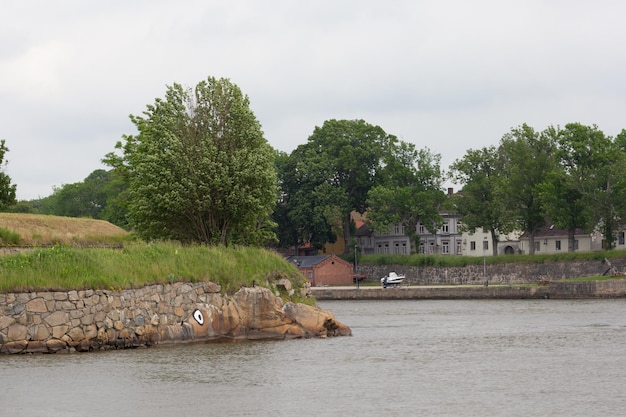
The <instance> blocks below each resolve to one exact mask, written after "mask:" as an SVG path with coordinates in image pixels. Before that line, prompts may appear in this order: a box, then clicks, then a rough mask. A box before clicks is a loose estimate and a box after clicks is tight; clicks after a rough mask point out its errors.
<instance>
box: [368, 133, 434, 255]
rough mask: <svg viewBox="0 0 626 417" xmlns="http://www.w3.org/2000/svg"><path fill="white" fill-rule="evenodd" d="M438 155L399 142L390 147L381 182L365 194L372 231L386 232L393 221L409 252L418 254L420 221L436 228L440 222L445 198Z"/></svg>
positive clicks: (432, 228)
mask: <svg viewBox="0 0 626 417" xmlns="http://www.w3.org/2000/svg"><path fill="white" fill-rule="evenodd" d="M440 160H441V156H440V155H438V154H433V153H431V152H430V150H429V149H427V148H425V149H420V150H418V149H416V148H415V146H414V145H413V144H410V143H406V142H400V143H399V144H398V145H397V146H394V147H392V148H391V152H390V153H389V158H388V160H387V163H386V165H385V169H384V171H383V178H384V180H383V183H382V184H380V185H377V186H375V187H373V188H372V189H371V190H370V192H369V193H368V200H367V202H368V206H369V209H368V212H367V219H368V221H369V222H370V223H371V224H372V225H373V228H374V230H376V231H379V232H388V231H389V229H390V228H391V227H392V226H393V225H395V224H401V225H402V226H403V230H404V233H405V234H406V235H407V236H408V237H409V241H410V245H411V253H417V248H418V244H419V236H418V234H417V226H418V224H419V223H422V224H424V225H427V226H428V228H429V229H430V230H431V231H435V230H436V229H437V227H439V226H440V225H441V220H442V219H441V215H440V214H439V213H440V210H441V209H442V205H443V203H444V200H445V194H444V192H443V190H442V183H443V173H442V171H441V167H440Z"/></svg>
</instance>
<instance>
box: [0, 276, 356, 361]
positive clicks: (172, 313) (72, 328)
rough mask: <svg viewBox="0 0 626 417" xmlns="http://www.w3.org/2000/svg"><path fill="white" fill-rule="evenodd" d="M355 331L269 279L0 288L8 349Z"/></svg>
mask: <svg viewBox="0 0 626 417" xmlns="http://www.w3.org/2000/svg"><path fill="white" fill-rule="evenodd" d="M350 334H351V331H350V328H349V327H347V326H345V325H344V324H342V323H340V322H338V321H337V320H335V318H334V316H333V314H332V313H331V312H329V311H326V310H322V309H320V308H318V307H314V306H308V305H304V304H295V303H292V302H284V301H283V300H282V299H281V298H280V297H279V296H277V294H275V293H274V292H273V291H272V290H270V289H268V288H262V287H252V288H242V289H241V290H239V291H238V292H237V293H235V294H234V295H232V296H227V295H223V294H221V293H220V287H219V285H217V284H214V283H211V282H201V283H173V284H166V285H151V286H147V287H144V288H140V289H130V290H122V291H112V290H111V291H109V290H83V291H50V292H46V291H43V292H31V293H6V294H0V352H1V353H36V352H43V353H52V352H63V351H66V352H71V351H89V350H100V349H114V348H132V347H139V346H151V345H158V344H166V343H183V342H192V341H211V340H250V339H285V338H305V337H328V336H339V335H350Z"/></svg>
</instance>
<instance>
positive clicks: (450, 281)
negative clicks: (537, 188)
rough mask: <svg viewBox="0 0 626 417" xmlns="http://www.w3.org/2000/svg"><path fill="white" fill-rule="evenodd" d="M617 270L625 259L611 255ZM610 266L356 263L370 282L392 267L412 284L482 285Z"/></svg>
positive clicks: (593, 273) (581, 273) (555, 277)
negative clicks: (445, 265) (438, 265)
mask: <svg viewBox="0 0 626 417" xmlns="http://www.w3.org/2000/svg"><path fill="white" fill-rule="evenodd" d="M611 265H612V266H613V267H615V268H616V269H617V270H618V271H624V270H625V268H626V259H624V258H618V259H611ZM608 268H609V266H608V265H607V264H606V263H605V262H603V261H594V260H588V261H563V262H544V263H540V264H538V263H524V262H519V263H503V264H493V265H489V264H486V265H484V264H477V265H467V266H463V267H436V266H410V265H369V264H362V265H358V266H357V273H358V274H360V275H365V276H366V277H367V279H366V281H368V282H379V280H380V278H382V277H384V276H386V275H387V274H388V273H389V272H390V271H395V272H396V273H398V274H403V275H405V276H406V278H405V280H404V283H405V284H409V285H480V284H483V282H484V281H485V278H486V279H487V280H488V281H489V283H490V284H537V283H542V282H548V281H557V280H562V279H568V278H579V277H590V276H598V275H602V274H603V273H605V272H606V271H607V270H608Z"/></svg>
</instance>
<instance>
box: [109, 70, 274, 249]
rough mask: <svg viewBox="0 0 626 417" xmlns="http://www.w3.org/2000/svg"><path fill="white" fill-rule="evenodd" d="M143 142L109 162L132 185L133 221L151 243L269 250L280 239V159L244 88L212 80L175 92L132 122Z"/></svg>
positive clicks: (129, 140)
mask: <svg viewBox="0 0 626 417" xmlns="http://www.w3.org/2000/svg"><path fill="white" fill-rule="evenodd" d="M131 121H132V122H133V123H134V124H135V126H136V127H137V130H138V132H139V133H138V134H137V135H129V136H125V137H124V143H122V142H120V143H118V145H117V147H118V148H119V149H122V151H123V155H122V156H121V157H116V156H115V155H113V154H109V155H107V157H106V159H105V161H106V162H107V163H109V164H111V165H113V166H114V167H115V168H116V169H117V170H119V171H118V172H120V173H123V174H124V175H125V176H126V178H127V180H128V182H129V190H128V197H129V202H128V217H129V220H130V223H131V225H132V227H133V228H134V229H135V230H136V231H137V233H138V234H139V235H140V236H142V237H144V238H147V239H176V240H180V241H183V242H201V243H205V244H232V243H242V244H261V243H264V242H265V241H267V240H268V239H272V238H273V236H274V234H273V232H272V231H271V230H270V228H271V222H270V220H269V219H270V215H271V212H272V209H273V208H274V206H275V204H276V197H277V183H276V170H275V167H274V151H273V150H272V148H271V147H270V146H269V144H268V143H267V141H266V140H265V138H264V137H263V132H262V131H261V126H260V124H259V122H258V121H257V119H256V117H255V115H254V113H253V112H252V110H251V109H250V102H249V99H248V97H247V96H245V95H244V94H243V93H242V92H241V90H240V89H239V87H237V86H236V85H235V84H233V83H231V82H230V80H228V79H223V78H222V79H216V78H212V77H209V78H208V79H207V80H206V81H202V82H200V83H198V84H197V85H196V87H195V88H193V89H190V88H183V87H182V86H181V85H179V84H174V85H172V86H169V87H168V88H167V91H166V94H165V97H164V98H158V99H156V101H155V103H154V104H152V105H148V107H147V110H146V111H145V112H144V114H143V116H131Z"/></svg>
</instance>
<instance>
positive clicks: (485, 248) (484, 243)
mask: <svg viewBox="0 0 626 417" xmlns="http://www.w3.org/2000/svg"><path fill="white" fill-rule="evenodd" d="M483 250H489V241H488V240H487V239H485V240H483Z"/></svg>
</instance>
